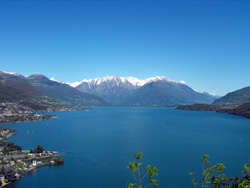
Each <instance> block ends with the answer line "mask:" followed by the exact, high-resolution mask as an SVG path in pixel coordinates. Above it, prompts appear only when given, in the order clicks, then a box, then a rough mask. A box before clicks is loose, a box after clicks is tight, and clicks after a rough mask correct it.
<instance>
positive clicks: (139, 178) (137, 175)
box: [127, 152, 158, 188]
mask: <svg viewBox="0 0 250 188" xmlns="http://www.w3.org/2000/svg"><path fill="white" fill-rule="evenodd" d="M141 156H142V152H139V153H138V154H136V153H135V154H134V157H135V159H136V162H134V161H132V162H129V166H128V168H129V169H130V171H131V172H132V174H133V176H134V179H135V181H136V183H129V184H128V185H127V187H128V188H134V186H136V185H138V187H137V188H146V187H148V186H149V185H150V184H152V185H158V184H157V183H158V181H157V180H156V179H153V177H154V176H158V173H157V172H156V171H158V169H157V168H156V167H151V165H148V166H147V168H146V171H145V173H144V174H143V175H141V171H140V166H141V165H142V164H143V163H139V160H140V159H141ZM147 176H148V177H149V179H148V181H147V182H146V183H144V184H143V180H144V179H145V178H146V177H147Z"/></svg>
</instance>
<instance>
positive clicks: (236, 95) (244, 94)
mask: <svg viewBox="0 0 250 188" xmlns="http://www.w3.org/2000/svg"><path fill="white" fill-rule="evenodd" d="M249 102H250V86H249V87H244V88H242V89H239V90H236V91H233V92H230V93H228V94H226V95H225V96H223V97H221V98H219V99H216V100H215V101H214V103H213V104H216V105H220V104H234V105H241V104H243V103H249Z"/></svg>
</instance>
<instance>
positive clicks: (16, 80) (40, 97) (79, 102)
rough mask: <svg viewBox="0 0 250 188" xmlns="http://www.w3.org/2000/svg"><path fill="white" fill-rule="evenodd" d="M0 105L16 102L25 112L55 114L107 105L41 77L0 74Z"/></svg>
mask: <svg viewBox="0 0 250 188" xmlns="http://www.w3.org/2000/svg"><path fill="white" fill-rule="evenodd" d="M0 87H1V90H0V102H3V103H6V102H8V103H12V102H14V103H15V106H19V107H21V108H25V109H26V110H31V111H34V110H36V111H37V110H39V111H48V109H49V111H54V110H56V109H58V108H62V107H84V106H107V105H110V103H109V102H107V101H105V100H104V99H102V98H100V97H98V96H95V95H91V94H87V93H83V92H80V91H78V90H77V89H75V88H72V87H71V86H69V85H67V84H63V83H58V82H54V81H51V80H50V79H48V78H47V77H46V76H44V75H42V74H33V75H31V76H27V77H24V76H23V75H21V74H17V73H6V72H3V71H0Z"/></svg>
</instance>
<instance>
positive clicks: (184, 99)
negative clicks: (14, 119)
mask: <svg viewBox="0 0 250 188" xmlns="http://www.w3.org/2000/svg"><path fill="white" fill-rule="evenodd" d="M67 84H69V85H71V86H73V87H75V88H76V89H78V90H79V91H81V92H86V93H91V94H95V95H98V96H100V97H102V98H104V99H106V100H107V101H109V102H111V103H114V104H117V105H129V106H130V105H133V106H166V105H178V104H193V103H212V102H213V101H214V100H215V97H214V96H212V95H210V94H208V93H205V92H204V93H201V92H196V91H194V90H193V89H191V88H190V87H188V86H186V85H185V84H184V82H183V81H181V82H176V81H173V80H169V79H168V78H166V77H165V76H156V77H152V78H148V79H145V80H140V79H138V78H135V77H118V76H116V75H114V76H107V77H104V78H96V79H90V80H86V79H84V80H83V81H81V82H75V83H67Z"/></svg>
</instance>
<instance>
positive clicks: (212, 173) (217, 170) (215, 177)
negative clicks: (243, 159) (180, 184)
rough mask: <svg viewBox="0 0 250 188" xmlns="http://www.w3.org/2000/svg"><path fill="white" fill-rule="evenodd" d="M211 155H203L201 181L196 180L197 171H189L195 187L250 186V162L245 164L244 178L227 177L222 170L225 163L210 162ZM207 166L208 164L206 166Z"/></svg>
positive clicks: (238, 187) (224, 187)
mask: <svg viewBox="0 0 250 188" xmlns="http://www.w3.org/2000/svg"><path fill="white" fill-rule="evenodd" d="M208 158H209V155H207V154H204V155H203V157H202V179H201V182H200V183H197V182H195V178H194V174H195V172H191V173H189V175H190V177H191V180H192V183H193V186H194V188H198V187H200V188H205V187H211V186H213V187H215V188H250V175H249V173H250V162H249V166H247V164H245V165H244V170H243V178H239V177H230V178H227V177H226V175H225V174H222V171H223V170H224V169H225V168H226V167H225V166H224V165H223V164H221V163H217V164H216V165H211V164H209V161H208ZM206 166H208V167H207V168H206Z"/></svg>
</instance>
